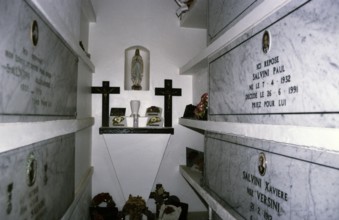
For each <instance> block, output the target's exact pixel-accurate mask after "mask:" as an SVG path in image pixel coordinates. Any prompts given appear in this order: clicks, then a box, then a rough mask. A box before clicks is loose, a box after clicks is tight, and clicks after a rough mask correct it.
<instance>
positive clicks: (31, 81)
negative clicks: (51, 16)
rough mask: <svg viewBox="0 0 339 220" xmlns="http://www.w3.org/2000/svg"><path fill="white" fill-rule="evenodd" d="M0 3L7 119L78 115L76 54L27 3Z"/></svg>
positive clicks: (0, 107)
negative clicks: (10, 117)
mask: <svg viewBox="0 0 339 220" xmlns="http://www.w3.org/2000/svg"><path fill="white" fill-rule="evenodd" d="M0 6H1V7H0V28H1V31H0V38H1V42H0V72H1V74H0V82H1V86H0V88H1V89H0V91H1V95H0V114H1V115H2V117H1V119H2V121H3V120H4V119H3V118H4V115H6V116H9V115H11V116H15V115H26V116H60V117H64V116H66V117H74V116H75V114H76V92H77V57H76V56H75V55H74V54H73V53H72V52H71V50H70V49H69V48H68V47H67V46H66V45H65V43H64V42H63V41H62V40H61V39H59V37H58V36H57V35H56V34H55V33H54V32H53V31H52V29H51V28H50V27H49V26H48V25H47V24H46V23H45V22H44V21H43V20H42V19H41V18H40V17H39V15H37V14H36V13H35V12H34V11H33V9H32V8H31V7H30V6H29V5H28V4H27V3H26V2H25V1H21V0H14V1H1V3H0ZM14 15H15V16H14ZM16 15H18V16H16Z"/></svg>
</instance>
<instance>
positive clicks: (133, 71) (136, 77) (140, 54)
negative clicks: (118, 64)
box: [125, 46, 150, 91]
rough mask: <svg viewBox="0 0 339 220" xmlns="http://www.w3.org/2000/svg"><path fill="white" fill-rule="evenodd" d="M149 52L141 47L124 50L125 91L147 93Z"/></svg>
mask: <svg viewBox="0 0 339 220" xmlns="http://www.w3.org/2000/svg"><path fill="white" fill-rule="evenodd" d="M149 72H150V52H149V50H148V49H147V48H145V47H142V46H132V47H129V48H127V49H126V50H125V90H138V91H148V90H149V81H150V73H149Z"/></svg>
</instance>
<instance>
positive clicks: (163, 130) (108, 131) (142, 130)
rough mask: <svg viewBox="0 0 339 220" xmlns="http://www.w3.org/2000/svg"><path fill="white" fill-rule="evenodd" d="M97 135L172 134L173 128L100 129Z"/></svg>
mask: <svg viewBox="0 0 339 220" xmlns="http://www.w3.org/2000/svg"><path fill="white" fill-rule="evenodd" d="M99 134H174V128H170V127H162V128H148V127H139V128H133V127H121V128H120V127H101V128H99Z"/></svg>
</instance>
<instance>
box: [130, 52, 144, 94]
mask: <svg viewBox="0 0 339 220" xmlns="http://www.w3.org/2000/svg"><path fill="white" fill-rule="evenodd" d="M143 73H144V62H143V60H142V57H141V55H140V52H139V49H136V50H135V53H134V56H133V58H132V66H131V79H132V82H133V85H132V90H141V89H142V86H141V85H140V84H141V81H142V77H143Z"/></svg>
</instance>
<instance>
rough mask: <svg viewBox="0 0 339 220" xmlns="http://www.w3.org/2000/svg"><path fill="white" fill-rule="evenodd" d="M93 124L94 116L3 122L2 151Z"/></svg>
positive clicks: (1, 134)
mask: <svg viewBox="0 0 339 220" xmlns="http://www.w3.org/2000/svg"><path fill="white" fill-rule="evenodd" d="M93 124H94V118H92V117H88V118H81V119H70V120H51V121H38V122H12V123H1V125H0V138H1V143H0V153H2V152H5V151H9V150H14V149H17V148H20V147H21V146H26V145H29V144H33V143H36V142H39V141H43V140H47V139H51V138H54V137H58V136H62V135H66V134H70V133H74V132H77V131H80V130H82V129H86V128H89V127H91V126H92V125H93ZM51 128H53V129H51ZM33 131H34V132H33ZM13 134H17V135H18V137H19V136H20V138H13Z"/></svg>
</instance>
